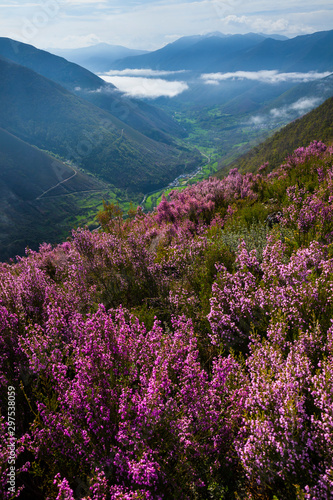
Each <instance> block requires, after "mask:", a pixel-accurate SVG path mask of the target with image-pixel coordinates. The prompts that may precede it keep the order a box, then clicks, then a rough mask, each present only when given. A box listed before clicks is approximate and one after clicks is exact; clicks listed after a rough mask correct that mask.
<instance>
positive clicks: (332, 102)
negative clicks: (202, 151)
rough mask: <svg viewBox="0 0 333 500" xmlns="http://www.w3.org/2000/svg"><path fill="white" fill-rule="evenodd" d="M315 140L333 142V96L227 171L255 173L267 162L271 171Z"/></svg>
mask: <svg viewBox="0 0 333 500" xmlns="http://www.w3.org/2000/svg"><path fill="white" fill-rule="evenodd" d="M314 140H317V141H323V142H326V143H330V142H332V141H333V97H330V98H329V99H327V100H326V101H325V102H324V103H323V104H321V105H320V106H318V107H317V108H316V109H314V110H312V111H310V112H309V113H307V114H306V115H304V116H303V117H302V118H299V119H298V120H296V121H294V122H292V123H290V124H289V125H287V126H285V127H283V128H282V129H281V130H280V131H279V132H276V133H275V134H274V135H273V136H272V137H270V138H269V139H267V140H266V141H265V142H263V143H262V144H260V145H259V146H257V147H255V148H253V149H251V151H249V152H248V153H246V154H245V155H243V156H241V157H240V158H238V159H237V160H235V161H234V162H233V163H232V164H231V165H229V167H228V170H229V168H230V167H231V168H234V167H237V168H238V169H239V170H240V171H241V172H255V171H256V170H257V169H258V168H259V167H260V165H263V164H264V163H266V162H269V170H272V169H273V168H275V167H277V166H278V165H280V163H281V162H283V160H284V159H285V158H286V157H287V156H288V155H289V154H291V153H292V152H293V151H294V149H295V148H297V147H302V146H303V147H304V146H307V145H308V144H309V143H310V142H312V141H314ZM224 175H225V169H221V170H220V171H219V172H217V174H216V176H217V177H219V178H222V177H224Z"/></svg>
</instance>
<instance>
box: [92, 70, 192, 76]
mask: <svg viewBox="0 0 333 500" xmlns="http://www.w3.org/2000/svg"><path fill="white" fill-rule="evenodd" d="M185 72H186V70H180V71H164V70H160V71H158V70H154V69H129V68H128V69H122V70H116V69H115V70H110V71H108V72H107V73H104V74H103V75H99V76H101V77H102V78H103V76H147V77H149V76H152V77H155V76H167V75H177V74H179V73H185Z"/></svg>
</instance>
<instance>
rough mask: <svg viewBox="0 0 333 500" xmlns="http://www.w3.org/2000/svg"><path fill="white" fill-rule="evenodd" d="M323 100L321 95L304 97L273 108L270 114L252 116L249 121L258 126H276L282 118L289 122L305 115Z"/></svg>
mask: <svg viewBox="0 0 333 500" xmlns="http://www.w3.org/2000/svg"><path fill="white" fill-rule="evenodd" d="M322 101H323V99H321V98H320V97H302V98H301V99H298V100H297V101H295V102H293V103H291V104H288V105H285V106H281V107H280V108H273V109H271V110H270V112H269V114H266V115H256V116H252V117H251V119H250V121H249V123H250V125H254V126H256V127H263V128H266V127H268V126H271V127H274V126H276V125H277V124H278V122H279V121H281V120H285V122H288V121H290V120H292V119H295V118H297V117H299V116H302V115H304V114H305V113H307V112H309V111H311V110H312V109H313V108H315V107H316V106H319V104H320V103H321V102H322Z"/></svg>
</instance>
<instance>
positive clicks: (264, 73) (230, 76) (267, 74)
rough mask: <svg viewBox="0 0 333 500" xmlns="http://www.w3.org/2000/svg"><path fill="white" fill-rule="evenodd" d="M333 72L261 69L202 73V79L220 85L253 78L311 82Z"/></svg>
mask: <svg viewBox="0 0 333 500" xmlns="http://www.w3.org/2000/svg"><path fill="white" fill-rule="evenodd" d="M330 74H331V72H329V71H326V72H323V73H319V72H317V71H309V72H308V73H297V72H291V73H279V72H278V71H277V70H261V71H234V72H232V73H231V72H230V73H205V74H203V75H201V78H202V80H203V81H204V82H205V83H206V84H208V85H218V84H219V83H220V82H223V81H226V80H252V81H257V82H263V83H271V84H274V83H283V82H298V83H301V82H310V81H312V80H318V79H321V78H325V77H326V76H329V75H330Z"/></svg>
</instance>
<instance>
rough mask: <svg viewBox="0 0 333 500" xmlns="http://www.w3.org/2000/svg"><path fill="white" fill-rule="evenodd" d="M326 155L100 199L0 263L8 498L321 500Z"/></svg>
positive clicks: (326, 433)
mask: <svg viewBox="0 0 333 500" xmlns="http://www.w3.org/2000/svg"><path fill="white" fill-rule="evenodd" d="M331 154H332V150H331V148H328V147H327V146H325V145H324V144H322V143H320V142H314V143H312V144H311V145H310V146H308V147H307V148H300V149H298V150H296V151H295V152H294V154H293V155H291V156H290V157H289V158H287V159H286V161H285V163H284V164H283V165H281V167H280V168H278V169H276V170H275V171H273V172H271V173H270V174H268V175H265V171H266V167H265V166H263V167H264V168H261V169H259V173H258V174H246V175H244V176H243V175H241V174H240V173H239V172H238V171H237V170H236V169H234V170H232V171H230V173H229V174H228V175H227V176H226V178H225V179H222V180H217V179H210V180H207V181H204V182H202V183H199V184H197V185H192V186H190V187H189V188H186V189H185V190H183V191H181V192H178V191H177V192H172V193H171V194H170V195H169V197H168V198H167V197H164V198H163V200H162V202H161V204H160V205H159V207H158V208H157V209H156V210H155V211H154V212H152V213H149V214H143V213H142V211H141V210H140V209H138V210H137V211H136V212H135V211H133V210H132V211H131V213H130V214H129V217H128V218H127V219H124V218H123V216H122V214H121V213H120V211H119V209H118V207H117V206H115V205H108V204H105V205H104V210H103V211H102V212H101V213H100V214H99V215H98V218H99V221H100V223H101V228H100V230H99V231H94V232H90V231H88V230H87V229H77V230H76V231H73V234H72V239H71V240H70V241H67V242H66V243H63V244H60V245H58V246H56V247H54V248H52V247H51V245H47V244H43V245H41V247H40V250H39V251H38V252H32V251H27V255H26V256H25V257H21V258H17V259H16V262H14V261H13V262H12V264H1V265H0V278H1V279H0V410H1V413H0V443H1V451H0V488H1V491H2V496H3V498H5V499H6V500H7V499H8V500H9V498H12V497H13V498H15V497H18V498H23V499H24V500H30V499H31V500H39V499H40V500H45V499H50V500H53V499H59V500H60V499H63V500H65V499H66V500H81V499H82V500H83V499H86V500H108V499H110V500H113V499H152V500H155V499H162V498H165V499H169V498H179V499H193V500H196V499H200V498H207V499H208V498H209V499H216V500H222V499H223V500H231V499H235V498H237V499H242V500H248V499H252V500H263V499H264V500H277V499H279V500H291V499H294V500H329V499H330V498H332V495H333V465H332V464H333V463H332V460H333V426H332V422H333V414H332V408H333V373H332V366H333V326H332V320H333V302H332V300H333V299H332V289H333V252H332V234H333V227H332V224H333V219H332V201H333V192H332V191H333V184H332V178H333V173H332V172H333V171H332V161H331ZM278 211H279V212H281V213H282V216H280V215H279V217H278V218H277V219H276V220H275V223H274V224H268V223H267V216H268V215H270V214H272V213H276V212H278ZM9 386H11V387H15V393H16V429H15V433H16V435H15V437H16V438H17V441H16V452H15V456H16V477H17V480H16V483H17V488H16V494H13V495H12V494H9V491H8V488H7V483H6V481H7V479H6V477H7V476H6V474H7V465H8V456H9V448H8V447H7V445H6V443H7V442H8V437H9V434H8V426H7V424H6V419H7V400H8V387H9ZM23 487H24V489H23ZM21 490H22V491H21Z"/></svg>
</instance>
